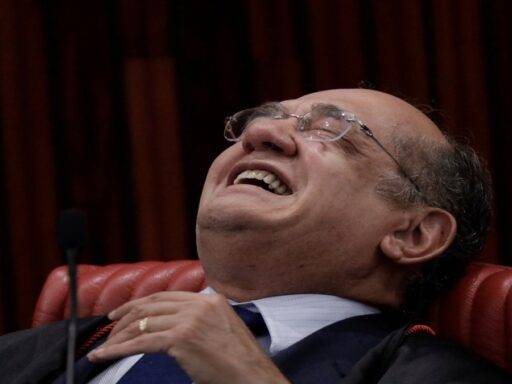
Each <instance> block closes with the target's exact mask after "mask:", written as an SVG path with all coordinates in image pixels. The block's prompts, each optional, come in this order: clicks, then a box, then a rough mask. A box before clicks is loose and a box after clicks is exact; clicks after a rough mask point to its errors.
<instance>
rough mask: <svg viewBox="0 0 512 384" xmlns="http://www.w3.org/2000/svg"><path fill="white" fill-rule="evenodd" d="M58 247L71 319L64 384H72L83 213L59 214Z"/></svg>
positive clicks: (84, 232) (83, 242) (83, 231)
mask: <svg viewBox="0 0 512 384" xmlns="http://www.w3.org/2000/svg"><path fill="white" fill-rule="evenodd" d="M57 239H58V242H59V246H60V247H61V249H62V250H63V251H64V254H65V255H66V260H67V263H68V275H69V297H70V304H71V305H70V307H71V308H70V314H71V318H70V321H69V326H68V350H67V361H66V384H73V382H74V376H75V373H74V368H75V346H76V328H77V316H78V315H77V314H78V300H77V289H76V256H77V255H78V252H79V251H80V249H82V248H83V246H84V245H85V239H86V230H85V215H84V213H83V212H81V211H78V210H74V209H70V210H66V211H63V212H61V214H60V217H59V224H58V226H57Z"/></svg>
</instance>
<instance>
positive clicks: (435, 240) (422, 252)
mask: <svg viewBox="0 0 512 384" xmlns="http://www.w3.org/2000/svg"><path fill="white" fill-rule="evenodd" d="M456 233H457V223H456V221H455V218H454V217H453V215H452V214H451V213H449V212H447V211H445V210H443V209H439V208H427V209H426V210H422V212H418V215H416V217H415V219H414V220H412V221H411V222H410V225H409V226H408V227H407V228H405V229H404V228H398V229H396V230H395V231H394V232H392V233H389V234H388V235H386V236H385V237H384V238H383V239H382V241H381V243H380V248H381V250H382V252H383V253H384V255H386V256H387V257H388V258H389V259H391V260H392V261H393V262H395V263H397V264H402V265H414V264H420V263H424V262H426V261H428V260H430V259H433V258H435V257H437V256H440V255H441V254H442V253H443V252H444V251H445V250H446V249H447V248H448V247H449V246H450V244H451V243H452V241H453V239H454V237H455V234H456Z"/></svg>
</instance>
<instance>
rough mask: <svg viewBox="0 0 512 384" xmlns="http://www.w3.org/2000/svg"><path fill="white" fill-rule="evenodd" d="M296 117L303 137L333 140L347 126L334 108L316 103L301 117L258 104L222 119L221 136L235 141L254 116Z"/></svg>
mask: <svg viewBox="0 0 512 384" xmlns="http://www.w3.org/2000/svg"><path fill="white" fill-rule="evenodd" d="M292 117H293V118H296V119H297V120H298V122H297V131H298V132H299V133H300V134H301V136H303V137H304V138H305V139H307V140H312V141H333V140H337V139H339V138H340V137H342V136H343V135H344V134H345V133H346V132H347V131H348V129H350V126H351V124H352V123H351V122H349V121H348V120H347V119H346V118H345V116H344V114H343V111H341V110H340V109H338V108H335V107H332V106H329V105H319V106H316V107H314V108H313V109H312V110H311V112H309V113H306V114H305V115H302V116H296V115H290V114H286V113H285V112H283V111H282V110H280V109H278V108H272V107H271V106H265V105H264V106H261V107H258V108H252V109H246V110H243V111H240V112H238V113H236V114H235V115H233V116H231V117H230V118H228V119H227V120H226V127H225V130H224V136H225V137H226V139H228V140H230V141H235V140H239V139H240V137H241V136H242V134H243V133H244V131H245V130H246V129H247V128H248V127H250V126H251V124H254V123H256V121H257V120H258V119H261V118H264V119H286V118H292Z"/></svg>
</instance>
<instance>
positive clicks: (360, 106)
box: [282, 89, 445, 142]
mask: <svg viewBox="0 0 512 384" xmlns="http://www.w3.org/2000/svg"><path fill="white" fill-rule="evenodd" d="M319 103H324V104H332V105H335V106H337V107H339V108H340V109H343V110H344V111H347V112H352V113H354V114H355V115H356V117H357V118H358V119H359V120H361V121H362V122H363V123H364V124H366V125H367V126H368V127H370V128H371V129H372V130H373V131H374V132H375V134H376V135H377V136H378V137H379V138H380V139H381V140H383V141H385V142H389V141H391V140H392V138H393V137H396V136H398V135H409V136H410V135H414V136H416V135H420V136H429V137H430V138H431V139H436V140H441V141H444V140H445V138H444V135H443V134H442V133H441V131H440V130H439V129H438V128H437V127H436V126H435V124H434V123H433V122H432V121H431V120H430V119H429V118H428V117H427V116H426V115H425V114H423V113H422V112H421V111H419V110H418V109H416V108H415V107H413V106H412V105H410V104H409V103H407V102H405V101H403V100H401V99H399V98H397V97H395V96H392V95H389V94H386V93H383V92H378V91H373V90H367V89H337V90H329V91H322V92H316V93H311V94H308V95H305V96H302V97H300V98H297V99H293V100H285V101H283V102H282V104H283V106H284V107H285V108H286V109H287V110H288V111H289V112H290V113H297V114H302V113H306V112H308V111H309V110H310V109H311V106H312V105H314V104H319Z"/></svg>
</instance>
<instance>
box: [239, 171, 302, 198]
mask: <svg viewBox="0 0 512 384" xmlns="http://www.w3.org/2000/svg"><path fill="white" fill-rule="evenodd" d="M233 184H234V185H237V184H249V185H255V186H257V187H260V188H263V189H264V190H266V191H268V192H272V193H275V194H277V195H291V194H292V190H291V189H290V187H288V185H286V183H285V182H284V181H282V180H281V179H280V178H279V177H278V176H277V175H275V174H274V173H272V172H270V171H264V170H261V169H248V170H245V171H243V172H240V173H239V174H238V176H237V177H236V178H235V180H234V181H233Z"/></svg>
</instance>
